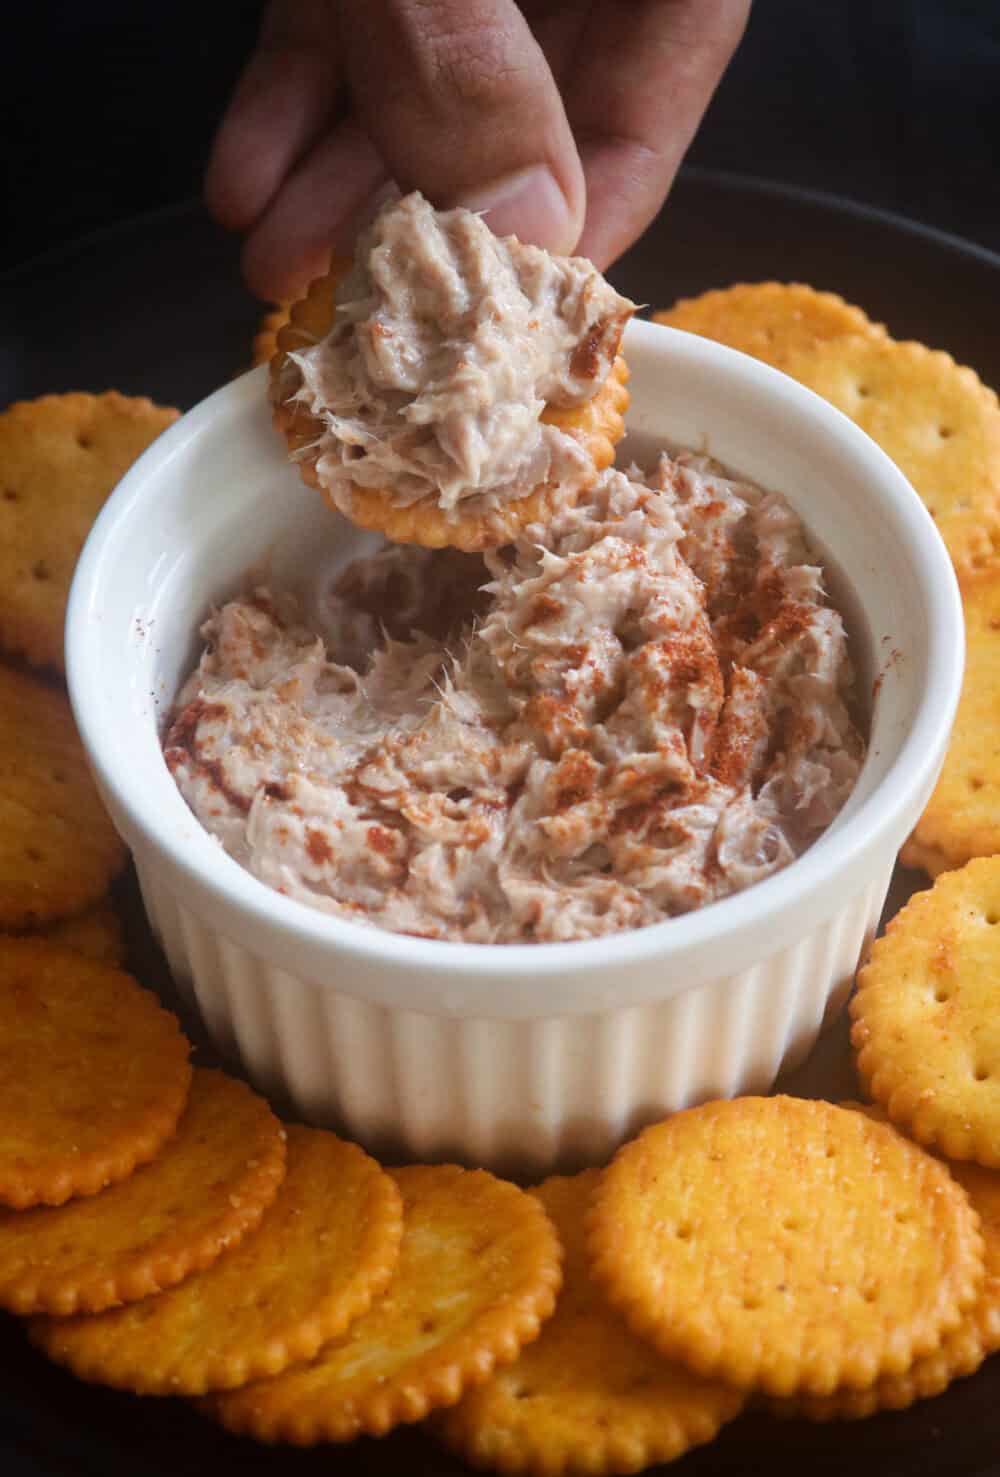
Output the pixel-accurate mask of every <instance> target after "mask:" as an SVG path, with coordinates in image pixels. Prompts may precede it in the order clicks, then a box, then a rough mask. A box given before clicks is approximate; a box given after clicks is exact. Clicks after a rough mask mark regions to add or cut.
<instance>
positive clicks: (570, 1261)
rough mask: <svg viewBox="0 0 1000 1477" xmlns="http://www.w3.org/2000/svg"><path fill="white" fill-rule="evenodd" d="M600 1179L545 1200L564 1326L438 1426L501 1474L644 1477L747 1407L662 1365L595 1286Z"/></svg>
mask: <svg viewBox="0 0 1000 1477" xmlns="http://www.w3.org/2000/svg"><path fill="white" fill-rule="evenodd" d="M599 1178H600V1176H599V1173H598V1171H597V1170H587V1171H586V1172H584V1173H583V1174H579V1175H576V1176H574V1177H573V1178H572V1179H564V1178H559V1177H556V1178H553V1179H548V1180H546V1181H545V1183H544V1184H543V1185H541V1186H540V1187H539V1188H538V1189H537V1190H535V1191H533V1193H534V1194H535V1195H537V1196H538V1199H539V1200H540V1201H541V1203H542V1205H543V1206H544V1208H545V1211H546V1213H547V1214H548V1216H549V1217H550V1219H551V1220H552V1222H553V1224H554V1225H555V1228H556V1230H557V1232H558V1234H559V1239H560V1241H561V1242H562V1245H563V1249H564V1251H565V1256H566V1261H565V1266H564V1269H563V1270H564V1281H563V1286H562V1289H561V1291H560V1293H559V1299H558V1301H557V1303H556V1310H555V1313H554V1314H553V1316H552V1317H551V1318H550V1319H549V1321H548V1322H547V1323H546V1324H545V1325H544V1327H543V1328H542V1332H541V1334H540V1336H539V1337H538V1338H537V1339H536V1340H535V1341H534V1342H533V1343H531V1344H529V1345H528V1346H527V1347H526V1348H524V1349H522V1350H521V1353H520V1355H519V1356H518V1358H517V1360H516V1361H515V1362H514V1363H513V1364H510V1365H508V1366H507V1367H506V1368H504V1369H500V1370H497V1371H495V1372H494V1374H493V1376H492V1377H491V1378H490V1379H489V1380H488V1381H487V1382H486V1383H485V1384H484V1385H480V1386H479V1387H478V1388H477V1389H474V1390H471V1391H470V1392H469V1393H468V1394H467V1395H465V1396H464V1397H463V1399H462V1400H461V1401H460V1402H459V1404H458V1405H456V1406H455V1407H454V1409H452V1410H449V1411H446V1412H445V1413H443V1414H442V1415H441V1416H440V1417H438V1418H437V1419H436V1420H435V1423H434V1434H435V1435H437V1436H439V1437H440V1438H441V1440H442V1441H443V1442H444V1443H445V1445H446V1446H449V1447H451V1448H452V1449H453V1450H454V1451H456V1452H457V1453H458V1454H459V1455H460V1456H461V1457H463V1458H464V1459H465V1460H466V1461H468V1462H471V1463H472V1464H473V1465H474V1466H477V1467H490V1468H493V1469H495V1470H497V1471H500V1472H544V1473H546V1474H549V1477H556V1474H560V1473H564V1472H581V1471H585V1472H588V1473H592V1474H594V1477H598V1474H601V1473H605V1472H638V1471H639V1470H641V1468H643V1467H648V1466H652V1465H653V1464H654V1463H656V1462H671V1461H674V1460H675V1458H677V1457H679V1456H681V1455H682V1454H683V1453H684V1452H685V1451H688V1450H689V1449H690V1448H691V1447H693V1446H700V1445H702V1444H703V1443H704V1442H706V1441H711V1440H712V1438H713V1437H714V1436H715V1435H716V1433H717V1431H718V1430H719V1428H720V1427H721V1426H722V1425H723V1423H724V1422H725V1421H728V1420H732V1418H733V1417H734V1416H736V1415H738V1414H739V1412H740V1410H741V1409H742V1408H743V1404H744V1397H743V1395H742V1394H741V1393H740V1392H739V1391H737V1390H733V1389H731V1388H730V1387H729V1386H727V1385H722V1384H719V1383H717V1382H713V1381H709V1380H704V1379H700V1378H699V1377H698V1376H697V1375H695V1374H691V1373H689V1371H688V1370H686V1369H685V1368H684V1367H683V1366H682V1365H680V1364H675V1363H672V1362H670V1361H668V1360H665V1359H661V1358H660V1356H659V1355H658V1354H657V1353H656V1351H655V1350H654V1349H653V1348H652V1347H651V1346H650V1345H649V1344H647V1343H645V1342H644V1341H643V1340H642V1339H638V1338H636V1336H635V1335H634V1334H633V1333H632V1332H631V1331H630V1330H629V1328H628V1327H627V1326H626V1324H625V1322H624V1320H623V1319H622V1318H621V1317H620V1315H619V1314H618V1313H616V1312H615V1311H614V1309H613V1308H612V1307H611V1306H610V1304H609V1303H608V1302H607V1301H606V1300H605V1298H604V1297H603V1296H602V1294H601V1293H600V1291H599V1290H598V1289H597V1287H596V1286H595V1285H594V1283H593V1282H592V1281H591V1278H590V1275H589V1272H588V1270H587V1256H586V1249H585V1245H584V1236H583V1220H584V1215H585V1212H586V1209H587V1206H588V1204H589V1202H590V1198H591V1196H592V1194H593V1191H594V1189H595V1187H596V1185H597V1183H598V1180H599Z"/></svg>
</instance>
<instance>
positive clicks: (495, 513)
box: [271, 263, 629, 553]
mask: <svg viewBox="0 0 1000 1477" xmlns="http://www.w3.org/2000/svg"><path fill="white" fill-rule="evenodd" d="M345 270H346V266H345V264H344V263H335V264H334V266H333V268H332V269H331V271H330V274H329V275H328V276H326V277H321V278H318V279H317V280H316V281H315V282H313V283H312V284H311V285H310V287H309V290H308V292H307V293H306V296H305V297H304V298H302V299H300V301H299V302H297V303H293V304H292V307H291V311H290V315H289V321H288V323H287V324H286V325H285V327H283V328H282V329H280V331H279V333H278V339H277V344H278V349H277V353H276V354H275V356H274V358H273V359H272V360H271V401H272V406H273V418H274V424H275V427H276V428H277V430H278V431H279V432H280V433H281V434H282V435H283V436H284V438H285V441H286V442H287V445H288V449H289V452H290V453H291V455H292V457H293V458H294V460H295V463H296V466H297V467H298V469H299V473H300V475H301V477H302V480H303V481H304V482H305V483H307V484H308V486H310V487H315V488H317V489H318V490H319V491H320V492H321V493H323V494H324V496H325V495H326V494H325V491H324V488H323V484H322V481H321V480H320V476H319V472H318V470H317V462H318V460H319V456H320V450H319V440H320V438H321V437H322V435H323V430H324V428H323V425H322V423H321V422H320V421H319V420H318V419H317V418H316V417H315V416H314V415H312V413H311V412H310V411H309V409H308V408H307V407H306V406H305V405H303V404H302V403H301V402H299V401H296V400H295V399H294V398H293V397H294V394H295V392H296V390H297V389H298V387H299V385H300V383H301V375H300V373H299V370H298V369H297V367H296V366H295V364H294V363H293V362H292V361H291V360H290V359H289V358H288V354H289V351H293V352H294V351H295V350H297V349H302V348H304V347H307V346H309V345H311V344H314V343H316V342H317V341H318V340H319V339H321V338H323V337H324V336H325V335H326V334H327V333H328V332H329V331H330V327H331V324H332V322H333V308H334V292H335V290H336V285H337V281H338V279H339V277H340V276H341V275H342V274H343V272H344V271H345ZM627 381H628V367H627V365H626V363H625V360H624V359H623V358H622V357H621V355H620V354H619V355H618V356H617V358H616V359H615V361H614V363H613V365H612V367H611V371H610V373H609V374H608V377H607V379H606V380H605V381H604V383H603V384H602V385H601V386H600V388H599V389H598V390H597V392H596V394H594V395H593V396H592V397H591V399H589V400H586V401H584V403H583V404H582V405H578V406H574V407H572V408H571V409H557V408H555V407H552V406H548V407H546V409H545V410H543V411H542V415H541V419H542V420H543V421H544V422H545V423H546V424H547V425H553V426H558V427H559V429H560V430H562V431H564V432H565V434H566V435H567V436H571V437H572V438H573V439H574V440H575V441H577V442H579V444H580V445H581V446H583V447H584V448H585V449H586V450H587V452H588V454H589V456H590V459H591V462H592V464H593V476H592V477H591V478H590V479H589V480H590V481H593V480H594V478H596V476H597V474H598V473H599V472H601V471H603V470H604V469H605V468H606V467H610V465H611V463H612V462H613V461H614V459H615V446H616V445H617V443H618V442H619V441H620V440H621V438H622V436H624V434H625V411H626V410H627V409H628V403H629V395H628V390H627V389H626V383H627ZM586 485H587V479H584V480H583V481H582V482H581V483H580V484H579V485H577V486H575V487H574V486H571V485H567V486H561V485H560V484H558V483H552V482H546V483H543V484H542V485H541V486H540V487H537V488H536V489H535V490H534V492H532V493H530V494H529V495H528V496H527V497H523V498H516V499H513V500H511V501H510V502H505V503H503V504H501V505H500V506H499V507H498V508H496V509H495V510H491V511H490V512H489V514H485V513H483V512H482V511H466V512H458V513H448V512H446V511H445V510H444V509H443V508H440V507H438V505H437V504H436V503H435V502H433V501H432V500H431V499H430V498H421V499H420V500H419V501H418V502H416V503H412V504H410V505H409V506H408V507H399V506H397V505H396V504H395V502H394V501H393V496H392V491H391V489H375V488H370V487H357V486H356V487H355V488H354V490H353V495H352V499H351V510H350V515H349V516H350V518H351V521H352V522H353V523H356V524H357V525H358V527H360V528H368V529H372V530H373V531H375V532H377V533H382V534H384V535H385V536H386V538H388V539H391V540H392V541H393V542H394V543H400V544H422V545H423V546H424V547H425V548H431V549H441V548H446V547H452V548H456V549H464V550H466V552H468V553H477V552H481V551H482V550H483V549H489V548H496V547H498V546H499V545H501V544H505V543H509V542H510V541H511V540H512V539H514V538H516V537H517V535H518V533H519V532H520V531H521V529H522V528H525V527H527V525H528V524H529V523H538V522H545V521H546V520H547V519H548V518H550V517H551V515H552V514H553V513H554V512H555V511H556V509H557V508H560V507H566V506H567V504H568V503H569V502H570V500H571V499H573V498H576V497H578V496H579V495H580V493H581V492H582V491H583V490H584V488H585V486H586ZM470 501H478V500H477V499H472V500H470ZM331 506H333V504H332V503H331ZM337 511H341V510H340V509H337Z"/></svg>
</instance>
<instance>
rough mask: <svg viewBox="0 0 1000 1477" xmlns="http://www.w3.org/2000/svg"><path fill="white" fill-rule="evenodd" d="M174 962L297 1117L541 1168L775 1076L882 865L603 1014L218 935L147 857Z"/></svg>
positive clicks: (870, 904) (877, 900)
mask: <svg viewBox="0 0 1000 1477" xmlns="http://www.w3.org/2000/svg"><path fill="white" fill-rule="evenodd" d="M139 871H140V878H141V886H142V892H143V898H144V900H145V902H146V906H147V909H148V912H149V916H150V920H151V922H152V924H153V927H154V929H155V931H156V933H157V934H158V936H159V937H160V939H161V941H162V943H163V946H164V948H165V951H166V953H167V956H168V960H169V963H170V966H171V969H172V971H173V973H174V976H175V978H176V980H177V982H178V985H179V986H180V988H181V989H182V991H183V992H184V994H185V996H186V998H187V999H188V1000H189V1001H190V1002H191V1003H193V1004H195V1005H196V1007H197V1009H198V1010H199V1012H200V1014H201V1016H202V1019H203V1020H204V1023H205V1025H206V1027H207V1029H208V1031H209V1033H210V1034H211V1035H212V1037H213V1038H214V1040H215V1041H216V1042H217V1044H218V1045H219V1046H220V1047H221V1048H222V1049H223V1050H224V1051H226V1052H233V1051H235V1053H236V1054H237V1056H238V1057H239V1059H240V1060H241V1061H242V1063H243V1066H244V1067H245V1069H246V1072H247V1074H248V1076H249V1077H250V1078H251V1079H252V1080H253V1081H254V1082H255V1083H256V1084H257V1085H258V1086H259V1087H260V1088H261V1089H262V1090H263V1091H265V1092H268V1093H270V1094H272V1095H274V1096H276V1097H278V1098H280V1099H282V1100H284V1101H285V1102H286V1103H287V1104H288V1105H290V1106H291V1108H292V1109H293V1110H294V1111H295V1112H297V1113H299V1114H301V1115H302V1116H303V1117H305V1118H307V1119H310V1120H312V1121H315V1122H320V1123H327V1124H329V1125H330V1126H332V1127H335V1128H337V1129H339V1130H340V1131H342V1132H346V1133H348V1134H350V1135H351V1136H353V1137H356V1138H358V1139H359V1140H360V1141H361V1142H362V1143H364V1144H365V1145H366V1146H367V1147H370V1148H371V1149H373V1150H374V1151H375V1152H376V1153H379V1154H381V1155H383V1156H384V1157H395V1156H398V1155H405V1156H408V1157H417V1158H424V1159H442V1158H455V1159H459V1160H463V1161H465V1162H467V1163H473V1164H483V1165H488V1166H491V1167H494V1168H497V1169H499V1170H501V1171H504V1170H506V1171H515V1170H516V1171H519V1172H521V1173H528V1174H542V1173H545V1172H547V1171H549V1170H551V1169H553V1168H554V1167H557V1166H574V1165H579V1164H585V1163H599V1162H601V1161H602V1160H604V1159H606V1158H607V1157H608V1156H609V1155H610V1154H611V1153H612V1152H613V1151H614V1149H615V1147H616V1146H617V1145H618V1144H619V1143H621V1141H622V1140H623V1139H624V1138H626V1137H627V1136H628V1135H629V1134H631V1133H633V1132H635V1131H636V1130H637V1129H638V1128H639V1127H641V1126H642V1125H643V1124H644V1123H648V1122H650V1121H652V1120H653V1119H655V1118H657V1117H661V1116H663V1115H664V1114H666V1113H669V1112H674V1111H677V1110H678V1109H680V1108H684V1107H688V1106H690V1105H692V1104H693V1103H697V1102H701V1101H704V1100H706V1099H708V1098H712V1097H720V1096H733V1095H735V1094H737V1093H746V1092H766V1091H767V1090H768V1089H769V1088H770V1086H771V1085H772V1083H773V1082H774V1080H775V1078H776V1077H777V1075H778V1073H779V1071H780V1070H781V1069H782V1067H786V1066H791V1065H794V1064H795V1063H797V1062H798V1061H801V1059H802V1058H803V1057H804V1056H805V1055H806V1053H807V1052H808V1051H809V1049H810V1048H811V1046H812V1045H813V1043H814V1042H815V1040H816V1037H817V1035H818V1034H819V1031H820V1029H821V1027H822V1025H823V1023H824V1020H826V1019H828V1018H829V1014H830V1009H831V1004H832V1002H834V1001H839V1002H840V1003H841V1004H842V1003H843V1001H844V1000H845V999H846V994H847V991H848V990H849V988H850V981H851V978H852V976H853V973H854V969H855V967H856V965H857V962H858V958H859V956H860V954H861V952H862V949H863V948H864V945H865V942H866V940H867V939H868V938H869V937H870V936H871V934H872V932H873V931H874V928H875V925H876V923H877V920H878V915H879V911H880V909H881V906H882V902H883V898H884V895H885V891H886V888H887V886H888V871H887V873H886V875H885V877H884V878H878V879H876V881H875V882H873V883H872V884H871V885H870V886H869V887H867V888H866V889H864V890H863V891H862V892H861V893H859V894H858V895H857V896H855V897H853V898H851V899H850V900H849V901H848V902H846V903H845V904H844V906H843V907H842V908H841V909H840V910H839V911H838V912H837V913H836V914H834V915H833V917H832V918H831V919H830V920H828V921H827V923H825V924H824V925H823V926H822V927H821V928H820V929H817V930H815V931H814V932H813V933H811V934H809V935H807V936H806V937H805V938H802V939H799V940H795V941H793V942H790V943H789V944H788V945H787V946H786V947H785V948H783V949H780V950H779V951H778V952H776V953H775V954H774V955H772V956H771V957H770V958H768V959H765V960H762V961H758V962H756V963H753V964H750V965H748V967H747V968H746V969H745V970H743V971H741V972H740V973H739V974H737V975H731V976H729V977H727V978H725V979H719V980H716V981H713V982H712V983H710V984H708V985H703V986H700V987H698V988H695V989H689V990H684V989H683V988H682V989H680V990H678V989H677V981H675V980H671V979H670V978H669V976H668V975H667V973H666V969H665V975H664V989H665V992H667V991H669V992H670V993H668V994H666V998H664V999H662V1000H657V1001H652V1002H649V1003H646V1004H643V1005H637V1006H623V1007H622V1008H621V1009H619V1010H611V1011H605V1012H602V1013H601V1014H580V1015H562V1016H548V1017H546V1016H540V1017H538V1018H535V1019H532V1020H514V1021H503V1020H492V1019H485V1018H482V1017H479V1018H471V1017H461V1016H444V1015H442V1016H436V1015H429V1014H425V1013H421V1012H416V1011H406V1010H394V1009H390V1008H388V1007H386V1006H383V1005H378V1004H373V1003H371V1002H368V1001H365V1000H363V999H359V998H357V997H354V996H351V995H348V994H346V993H344V992H343V991H340V990H338V989H337V988H336V984H335V981H331V982H330V984H326V983H323V982H319V983H316V982H310V981H304V980H301V979H298V978H296V977H295V976H293V975H291V974H289V973H287V972H286V971H284V970H280V969H276V968H274V967H272V966H270V965H269V964H268V963H267V962H266V961H264V960H262V959H260V958H258V957H256V956H254V955H253V954H251V953H250V952H249V951H248V950H247V949H245V948H244V947H243V946H242V945H240V944H238V943H236V942H234V941H233V940H231V939H226V938H223V937H222V936H221V935H219V934H218V933H217V932H216V931H215V930H214V929H213V928H212V927H211V926H209V925H207V924H205V923H204V922H203V921H202V920H201V919H199V918H198V917H196V916H195V914H194V913H192V912H191V911H190V910H189V909H187V908H186V907H185V906H184V905H183V904H182V903H180V902H179V901H178V900H177V899H176V898H175V897H173V896H172V895H171V893H170V892H169V891H168V889H167V888H166V887H165V886H163V885H162V884H161V883H160V881H159V879H158V878H157V876H156V874H155V872H154V871H153V870H152V869H150V868H145V867H143V866H142V865H141V864H140V867H139Z"/></svg>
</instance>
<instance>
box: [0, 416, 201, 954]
mask: <svg viewBox="0 0 1000 1477" xmlns="http://www.w3.org/2000/svg"><path fill="white" fill-rule="evenodd" d="M177 415H178V412H177V411H176V410H172V409H163V408H161V407H159V406H156V405H153V404H152V403H151V402H150V401H149V400H144V399H128V398H126V397H125V396H123V395H118V394H115V393H113V392H112V393H110V394H107V395H85V394H71V395H51V396H47V397H45V398H44V399H41V400H36V401H31V402H20V403H18V404H15V405H11V406H10V407H9V408H8V409H7V410H5V411H4V412H3V413H2V414H0V932H2V931H7V932H17V933H20V932H25V931H34V932H36V933H43V934H45V935H47V936H48V937H49V938H50V939H51V940H52V942H53V943H54V944H55V943H58V944H60V945H62V946H63V947H69V948H72V949H78V950H82V951H83V952H84V953H87V954H90V955H92V956H94V957H96V958H99V959H104V960H106V961H108V962H111V963H113V962H115V961H118V960H120V959H121V956H122V949H123V945H122V935H121V927H120V924H119V922H118V918H117V915H116V913H115V910H114V907H113V905H112V903H111V900H110V897H109V888H110V887H111V884H112V883H113V881H114V879H115V878H116V876H117V875H118V873H119V872H120V871H121V870H122V868H123V866H124V863H125V849H124V847H123V846H122V844H121V842H120V840H119V838H118V836H117V835H116V833H115V831H114V828H113V826H112V825H111V822H110V821H109V819H108V817H107V815H106V814H105V812H104V808H103V806H102V804H101V801H100V799H99V797H98V794H97V791H96V789H95V787H94V784H93V781H92V780H91V778H90V774H89V771H88V768H87V764H86V760H85V757H84V754H83V750H82V748H81V746H80V742H79V739H78V737H77V734H76V730H75V728H74V725H73V719H72V715H71V713H70V708H69V703H68V701H67V699H66V694H65V689H64V687H63V684H62V680H61V679H62V672H63V624H64V620H65V613H66V599H67V595H68V592H69V585H70V580H71V578H72V575H73V570H74V567H75V564H76V561H77V558H78V556H79V553H80V549H81V548H82V546H83V541H84V539H85V538H86V535H87V533H88V532H89V530H90V527H91V524H92V523H93V521H94V518H95V517H96V516H97V513H98V512H99V511H100V509H101V507H102V505H103V503H104V501H105V499H106V498H107V496H108V494H109V493H110V491H111V489H112V488H113V487H114V486H115V484H116V483H117V482H118V480H119V478H120V477H121V476H122V475H123V473H124V472H125V471H126V470H127V469H128V467H129V466H130V465H131V464H132V462H133V461H134V460H135V458H136V457H137V456H138V455H139V453H140V452H141V451H143V450H145V448H146V447H147V446H148V445H149V443H150V442H151V441H152V440H153V439H154V437H156V436H158V435H159V434H160V432H161V431H162V430H163V429H164V428H165V427H166V426H168V425H169V424H170V423H171V422H172V421H174V420H176V418H177Z"/></svg>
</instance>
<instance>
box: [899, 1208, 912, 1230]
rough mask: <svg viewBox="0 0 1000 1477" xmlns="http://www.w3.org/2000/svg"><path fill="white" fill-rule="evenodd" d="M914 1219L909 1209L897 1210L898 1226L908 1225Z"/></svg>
mask: <svg viewBox="0 0 1000 1477" xmlns="http://www.w3.org/2000/svg"><path fill="white" fill-rule="evenodd" d="M912 1219H913V1217H912V1216H911V1215H910V1212H909V1211H908V1210H897V1211H896V1225H897V1226H908V1225H909V1224H910V1221H911V1220H912Z"/></svg>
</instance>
